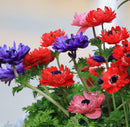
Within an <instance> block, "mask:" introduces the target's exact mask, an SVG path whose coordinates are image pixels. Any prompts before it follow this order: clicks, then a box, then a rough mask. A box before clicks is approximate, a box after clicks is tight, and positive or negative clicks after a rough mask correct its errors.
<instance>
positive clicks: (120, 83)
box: [101, 63, 129, 93]
mask: <svg viewBox="0 0 130 127" xmlns="http://www.w3.org/2000/svg"><path fill="white" fill-rule="evenodd" d="M127 76H128V73H127V72H122V70H120V69H119V67H117V66H116V64H114V63H112V64H111V67H107V71H106V72H105V74H104V75H103V77H102V78H101V79H102V80H103V85H102V89H105V90H106V91H107V92H108V93H116V92H118V91H119V90H120V89H121V88H122V87H124V86H125V85H126V84H128V83H129V79H128V78H127Z"/></svg>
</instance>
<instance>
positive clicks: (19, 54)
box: [0, 42, 30, 65]
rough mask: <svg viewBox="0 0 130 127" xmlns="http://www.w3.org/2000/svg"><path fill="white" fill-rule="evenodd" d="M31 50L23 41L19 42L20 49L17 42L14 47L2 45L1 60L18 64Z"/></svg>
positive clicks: (0, 48)
mask: <svg viewBox="0 0 130 127" xmlns="http://www.w3.org/2000/svg"><path fill="white" fill-rule="evenodd" d="M29 50H30V48H29V47H28V46H25V45H23V44H22V43H20V44H19V46H18V49H16V44H15V42H14V45H13V47H11V48H10V47H9V49H8V48H7V46H6V45H4V46H3V47H0V62H1V63H8V64H11V65H17V64H19V63H21V62H23V59H24V57H25V55H26V54H27V53H28V51H29Z"/></svg>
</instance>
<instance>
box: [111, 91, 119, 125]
mask: <svg viewBox="0 0 130 127" xmlns="http://www.w3.org/2000/svg"><path fill="white" fill-rule="evenodd" d="M112 100H113V107H114V111H115V110H116V102H115V97H114V93H113V94H112ZM117 126H118V127H120V121H117Z"/></svg>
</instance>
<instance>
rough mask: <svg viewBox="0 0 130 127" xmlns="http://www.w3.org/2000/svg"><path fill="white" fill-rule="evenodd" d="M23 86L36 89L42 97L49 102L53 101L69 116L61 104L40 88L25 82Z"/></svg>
mask: <svg viewBox="0 0 130 127" xmlns="http://www.w3.org/2000/svg"><path fill="white" fill-rule="evenodd" d="M25 86H26V87H28V88H30V89H32V90H34V91H36V92H38V93H39V94H40V95H42V96H43V97H45V98H46V99H48V100H49V101H50V102H51V103H53V104H54V105H56V106H57V107H58V108H59V109H61V110H62V111H63V112H64V114H65V115H66V116H68V117H69V113H68V112H67V111H66V110H65V109H64V108H63V107H62V106H61V105H59V104H58V103H57V102H56V101H55V100H53V99H52V98H51V97H50V96H48V95H47V94H45V93H43V92H42V91H41V90H39V89H37V88H36V87H34V86H32V85H30V84H25Z"/></svg>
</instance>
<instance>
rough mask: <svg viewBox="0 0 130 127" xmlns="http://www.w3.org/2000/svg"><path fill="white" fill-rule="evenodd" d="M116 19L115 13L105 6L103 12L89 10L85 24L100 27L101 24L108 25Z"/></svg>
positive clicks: (100, 10)
mask: <svg viewBox="0 0 130 127" xmlns="http://www.w3.org/2000/svg"><path fill="white" fill-rule="evenodd" d="M115 17H116V13H115V11H112V9H111V8H109V7H107V6H105V7H104V10H102V9H100V8H97V10H91V11H90V12H89V13H88V14H87V16H86V22H88V24H89V25H90V26H91V27H94V26H98V25H101V24H102V23H105V22H107V23H109V22H111V21H112V20H113V19H114V18H115Z"/></svg>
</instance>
